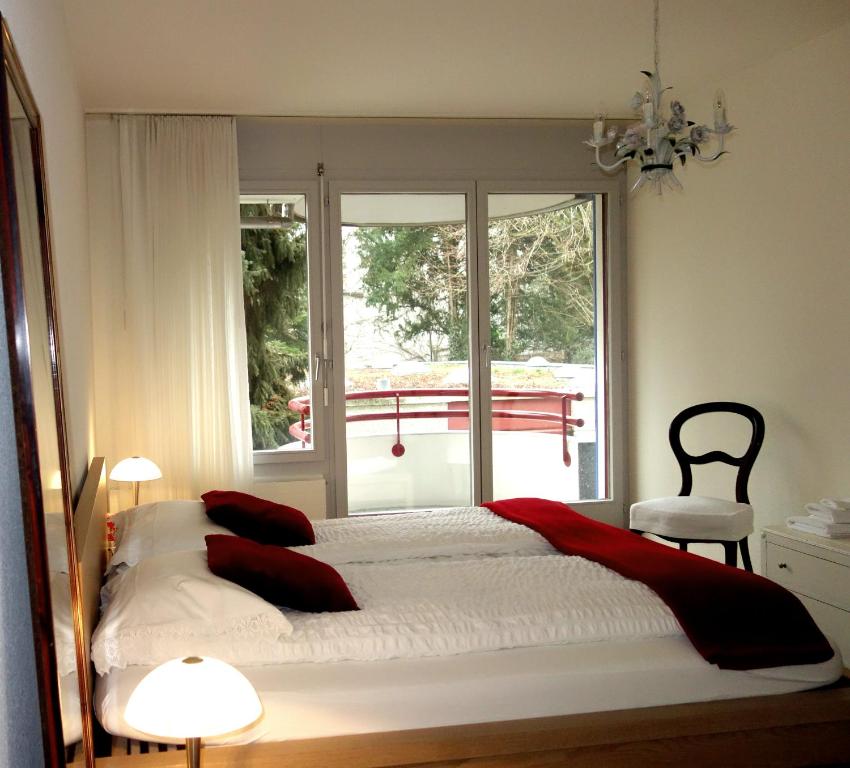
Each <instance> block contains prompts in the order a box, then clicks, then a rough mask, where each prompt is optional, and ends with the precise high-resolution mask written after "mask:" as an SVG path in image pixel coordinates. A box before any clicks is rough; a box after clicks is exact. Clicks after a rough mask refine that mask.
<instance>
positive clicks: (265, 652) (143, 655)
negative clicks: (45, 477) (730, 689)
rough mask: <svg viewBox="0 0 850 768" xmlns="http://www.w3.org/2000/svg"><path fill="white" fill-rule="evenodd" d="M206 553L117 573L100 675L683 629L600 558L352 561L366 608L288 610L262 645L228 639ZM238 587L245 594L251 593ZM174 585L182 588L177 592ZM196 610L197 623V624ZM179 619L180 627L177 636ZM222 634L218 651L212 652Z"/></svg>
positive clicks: (250, 611)
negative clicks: (187, 660)
mask: <svg viewBox="0 0 850 768" xmlns="http://www.w3.org/2000/svg"><path fill="white" fill-rule="evenodd" d="M203 558H204V555H203V554H202V553H200V552H197V553H195V552H193V553H185V554H180V555H175V554H171V555H166V556H161V557H158V558H152V559H150V560H148V561H145V562H143V563H141V564H140V565H139V566H135V567H133V568H131V569H129V570H128V571H126V572H125V573H124V574H123V576H122V577H120V579H118V580H116V581H114V582H113V585H112V587H111V588H112V589H113V590H118V592H117V593H116V594H114V595H113V597H112V599H110V601H109V603H108V604H107V606H106V610H105V612H104V616H103V618H102V620H101V624H100V627H99V628H98V632H97V633H96V636H95V638H94V647H93V651H94V654H93V655H94V660H95V663H96V667H97V670H98V672H99V673H101V674H104V673H106V672H108V671H109V670H110V669H112V668H115V667H119V668H123V667H126V666H131V665H154V664H159V663H162V662H163V661H166V660H168V659H170V658H174V657H176V656H179V655H182V654H197V653H198V651H197V648H198V647H203V648H205V649H206V650H205V652H206V653H208V654H210V655H216V656H217V657H218V658H221V659H222V660H223V661H227V662H229V663H231V664H243V665H244V664H248V665H252V666H256V665H265V664H281V663H287V662H327V661H341V660H358V661H372V660H380V659H393V658H417V657H426V656H447V655H453V654H461V653H473V652H479V651H491V650H497V649H503V648H517V647H528V646H541V645H551V644H562V643H586V642H593V641H601V640H612V639H614V640H616V639H623V640H626V639H630V640H633V639H636V638H650V637H663V636H670V635H679V634H681V629H680V627H679V625H678V622H677V621H676V619H675V618H674V617H673V615H672V613H671V612H670V610H669V609H668V608H667V606H666V605H665V604H664V603H663V602H662V601H661V599H660V598H659V597H658V596H657V595H656V594H655V593H654V592H652V590H650V589H649V588H648V587H646V586H644V585H643V584H641V583H639V582H635V581H630V580H628V579H625V578H623V577H622V576H620V575H619V574H617V573H615V572H614V571H611V570H609V569H607V568H605V567H604V566H601V565H599V564H597V563H593V562H591V561H589V560H585V559H583V558H580V557H567V556H564V555H561V554H555V555H529V556H510V555H508V556H502V557H488V556H483V557H478V558H461V559H437V560H433V559H432V560H426V559H418V560H406V561H394V562H390V563H376V564H349V565H342V566H339V568H338V570H339V572H340V574H341V575H342V576H343V578H344V579H345V581H346V583H347V584H348V586H349V588H350V589H351V591H352V593H353V595H354V597H355V599H356V600H357V603H358V605H360V607H361V610H359V611H346V612H340V613H302V612H299V611H291V610H283V612H282V613H283V615H282V616H281V619H283V620H284V621H283V624H282V625H281V626H280V627H279V628H278V630H276V631H275V632H274V637H271V636H269V635H268V632H266V633H264V637H262V638H256V640H255V641H254V642H251V641H250V640H249V638H246V637H245V636H244V632H242V633H241V635H240V634H238V633H237V632H236V630H238V629H239V626H241V625H240V624H239V623H238V622H236V623H233V627H234V637H233V638H232V639H228V630H227V629H226V624H227V622H226V617H224V616H221V617H220V620H217V617H218V616H219V614H220V611H221V598H220V597H219V596H218V592H216V591H213V592H211V591H210V590H209V589H208V588H206V585H207V583H208V582H209V581H210V580H211V579H215V578H216V577H213V576H212V574H209V573H208V571H207V573H203V572H202V571H203V567H204V566H205V563H204V562H203ZM166 559H167V560H168V561H169V563H170V567H172V568H175V567H176V568H180V564H181V563H185V566H184V567H185V570H182V569H181V570H180V572H179V574H174V575H172V576H167V575H166V574H165V565H166V563H164V562H162V561H164V560H166ZM196 581H197V582H198V585H197V586H196V585H195V582H196ZM226 583H227V582H226ZM122 584H123V585H124V586H123V587H122V586H121V585H122ZM130 586H132V591H133V594H132V599H129V597H128V599H126V600H124V599H121V598H122V594H121V590H123V589H126V588H129V587H130ZM230 586H231V587H232V589H230V590H227V591H228V592H233V593H234V594H233V599H232V600H231V603H233V600H235V599H236V598H237V597H238V595H237V594H236V593H237V592H244V590H241V589H240V588H238V587H235V585H230ZM164 589H165V590H167V589H173V590H174V594H173V596H172V597H169V595H167V594H165V593H164V592H163V590H164ZM249 596H250V597H251V598H253V601H250V602H249V603H247V604H244V606H243V603H242V602H240V603H233V606H234V607H233V608H232V610H231V613H233V615H234V617H236V616H242V615H245V616H253V615H254V614H255V613H256V611H257V609H256V606H255V605H254V604H253V603H254V602H256V601H259V602H260V603H262V602H263V601H260V600H259V598H257V597H256V596H253V595H250V593H249V594H247V595H245V596H244V597H245V598H247V597H249ZM240 599H242V598H240ZM205 600H209V601H210V606H209V608H208V609H207V610H206V613H205V606H204V605H202V604H200V603H201V602H203V601H205ZM187 601H189V602H191V603H192V604H191V605H189V604H188V603H187ZM196 602H198V603H199V604H195V603H196ZM228 604H230V603H228ZM265 605H267V606H268V607H269V608H270V609H271V606H269V605H268V604H267V603H266V604H265ZM176 608H177V614H178V615H176V616H175V615H172V614H174V613H175V609H176ZM190 617H194V623H195V624H197V628H195V629H190V628H187V626H186V622H187V620H188V619H189V618H190ZM169 622H173V626H174V629H175V631H174V632H173V633H171V634H168V633H167V628H168V626H169ZM242 623H243V624H244V621H243V622H242ZM266 625H268V626H267V627H266V628H267V629H268V627H270V626H271V625H270V624H269V623H268V621H266ZM266 625H264V626H266ZM193 626H194V625H193ZM151 627H156V639H157V642H152V637H151V634H150V633H151ZM172 635H173V636H172ZM212 643H214V644H215V649H216V652H215V653H212V652H211V651H210V650H209V648H210V647H212V646H211V644H212ZM249 646H250V647H249ZM246 654H248V655H246Z"/></svg>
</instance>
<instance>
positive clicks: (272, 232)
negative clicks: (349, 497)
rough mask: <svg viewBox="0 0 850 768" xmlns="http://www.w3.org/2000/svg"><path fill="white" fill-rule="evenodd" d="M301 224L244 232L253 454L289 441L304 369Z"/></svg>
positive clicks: (250, 208)
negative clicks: (294, 400) (291, 405)
mask: <svg viewBox="0 0 850 768" xmlns="http://www.w3.org/2000/svg"><path fill="white" fill-rule="evenodd" d="M241 211H242V215H243V216H269V215H272V214H274V215H280V212H281V210H280V205H242V206H241ZM306 245H307V244H306V232H305V228H304V226H303V225H295V226H293V227H291V228H290V229H243V230H242V283H243V290H244V296H245V330H246V335H247V340H248V393H249V398H250V401H251V427H252V431H253V436H254V449H255V450H261V449H270V448H277V447H279V446H281V445H284V444H286V443H288V442H291V441H292V437H291V436H290V434H289V431H288V430H289V425H290V424H291V423H293V422H294V421H296V419H297V418H298V417H297V416H296V414H294V413H292V412H291V411H290V410H289V408H288V403H289V400H290V399H291V398H293V397H295V396H296V395H297V394H298V389H297V387H298V385H299V384H301V383H303V381H304V379H305V377H306V374H307V370H308V359H307V355H308V351H307V350H308V316H307V308H308V302H307V299H308V297H307V247H306Z"/></svg>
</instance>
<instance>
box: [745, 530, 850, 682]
mask: <svg viewBox="0 0 850 768" xmlns="http://www.w3.org/2000/svg"><path fill="white" fill-rule="evenodd" d="M761 546H762V550H761V562H762V567H763V569H764V575H765V576H767V578H769V579H772V580H773V581H775V582H777V583H779V584H781V585H782V586H783V587H785V588H786V589H790V590H791V591H792V592H793V593H794V594H796V595H797V596H798V597H799V598H800V599H801V600H802V601H803V604H804V605H805V606H806V608H808V610H809V613H811V615H812V618H813V619H814V620H815V621H816V622H817V624H818V626H819V627H820V628H821V629H822V630H823V632H824V633H826V634H827V635H829V636H830V637H831V638H832V639H833V640H834V641H835V642H836V643H837V644H838V647H839V648H840V649H841V655H842V656H843V658H844V667H845V668H850V539H825V538H823V537H821V536H815V535H813V534H809V533H803V532H802V531H793V530H791V529H790V528H786V527H785V526H784V525H775V526H768V527H767V528H764V529H763V530H762V534H761Z"/></svg>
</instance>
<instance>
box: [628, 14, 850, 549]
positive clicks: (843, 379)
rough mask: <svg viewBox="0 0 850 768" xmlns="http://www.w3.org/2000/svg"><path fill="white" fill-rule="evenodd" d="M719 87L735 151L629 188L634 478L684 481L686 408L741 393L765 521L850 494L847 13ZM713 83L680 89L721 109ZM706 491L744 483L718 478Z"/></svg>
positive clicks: (654, 483) (636, 486)
mask: <svg viewBox="0 0 850 768" xmlns="http://www.w3.org/2000/svg"><path fill="white" fill-rule="evenodd" d="M667 72H668V73H674V72H675V63H673V62H671V63H670V65H669V66H668V67H667ZM707 85H711V86H715V85H718V86H722V87H723V88H724V90H725V92H726V97H727V100H728V104H729V118H730V121H731V122H732V123H733V124H735V125H736V126H737V127H738V130H737V133H736V134H735V135H734V136H733V137H732V138H731V139H730V141H729V143H728V148H729V150H730V154H729V155H728V156H727V157H725V158H722V160H721V161H720V162H718V163H717V164H715V165H714V166H703V167H690V166H689V167H688V168H687V169H685V172H684V173H681V174H679V175H680V178H681V179H682V181H683V184H684V186H685V191H684V192H683V193H681V194H669V193H665V195H664V196H663V197H662V198H658V197H656V196H654V195H652V194H651V193H647V192H646V191H644V192H642V193H641V194H640V195H639V196H637V197H635V198H634V199H633V200H632V201H631V209H630V216H629V221H630V224H629V257H628V258H629V318H630V323H629V325H630V331H629V341H630V387H631V408H630V410H631V425H630V427H631V428H630V434H631V436H632V437H631V466H632V477H631V492H632V496H633V498H634V499H641V498H649V497H652V496H658V495H668V494H675V493H677V492H678V488H679V472H678V469H677V467H676V464H675V462H674V460H673V456H672V454H671V452H670V449H669V447H668V443H667V428H668V426H669V423H670V419H671V418H672V417H673V415H674V414H675V413H676V412H678V411H679V410H680V409H682V408H683V407H685V406H687V405H690V404H692V403H696V402H701V401H705V400H714V399H730V400H740V401H742V402H746V403H750V404H752V405H754V406H755V407H757V408H758V409H760V410H761V412H762V413H763V414H764V417H765V420H766V422H767V436H766V441H765V446H764V449H763V451H762V454H761V456H760V457H759V459H758V461H757V463H756V467H755V470H754V474H753V477H752V480H751V484H750V489H751V493H750V496H751V498H752V501H753V503H754V507H755V512H756V528H757V530H758V528H759V527H760V526H763V525H767V524H777V523H781V522H782V521H783V520H784V519H785V517H787V516H788V515H790V514H800V510H801V507H802V505H803V504H804V503H805V502H807V501H811V500H815V499H819V498H821V497H822V496H826V495H839V494H840V495H850V431H849V430H850V349H848V342H850V290H848V289H850V193H848V189H850V183H848V178H850V144H848V138H847V137H848V126H850V26H848V25H844V26H842V27H840V28H837V29H835V30H833V31H832V32H830V33H828V34H826V35H823V36H822V37H819V38H817V39H814V40H811V41H810V42H808V43H806V44H803V45H800V46H798V47H796V48H793V49H790V50H787V51H785V52H783V53H781V54H779V55H777V56H775V57H773V58H771V59H769V60H767V61H764V62H762V63H760V64H759V65H757V66H754V67H751V68H748V69H746V70H743V71H741V72H738V73H737V74H736V75H734V76H732V77H729V78H727V79H726V80H725V81H724V82H720V83H716V84H715V83H709V84H707ZM712 92H713V87H712V90H711V91H708V90H707V91H706V92H705V93H703V94H679V93H676V92H674V93H675V95H676V96H677V97H679V98H681V99H682V101H683V102H684V103H685V105H686V106H687V107H692V108H693V113H694V114H695V115H696V116H697V118H699V116H700V115H703V114H704V115H706V118H710V109H711V107H710V98H711V94H712ZM677 174H678V172H677ZM712 432H714V430H712ZM712 432H709V431H708V430H702V429H697V430H695V431H694V432H693V433H692V434H691V435H690V436H689V439H690V440H691V441H692V442H691V445H692V446H693V447H694V448H695V447H696V446H697V443H699V442H700V441H701V440H702V441H703V442H702V444H703V445H705V442H704V440H706V439H708V438H709V437H710V436H711V434H712ZM740 438H741V435H740V434H738V435H737V436H736V439H738V441H740ZM698 490H699V489H698ZM702 491H703V492H706V493H708V494H710V495H726V496H727V497H728V494H729V493H731V492H732V489H731V488H730V487H728V486H724V485H722V484H721V483H720V481H719V479H718V478H717V477H716V476H712V477H708V478H706V482H705V484H704V485H703V487H702ZM751 549H752V550H753V554H754V555H755V559H757V558H758V556H759V546H758V538H757V537H753V539H751ZM718 557H719V553H718ZM756 565H757V564H756Z"/></svg>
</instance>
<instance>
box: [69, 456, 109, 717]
mask: <svg viewBox="0 0 850 768" xmlns="http://www.w3.org/2000/svg"><path fill="white" fill-rule="evenodd" d="M108 499H109V496H108V494H107V487H106V459H104V458H103V456H96V457H95V458H94V459H92V462H91V464H90V465H89V471H88V474H87V475H86V480H85V483H84V484H83V490H82V492H81V493H80V499H79V501H78V502H77V507H76V509H75V510H74V539H75V544H76V548H77V569H78V573H79V595H80V603H81V608H82V611H81V613H82V627H81V630H82V631H81V633H80V634H81V635H82V643H83V649H84V654H85V656H84V658H86V659H88V658H90V649H91V636H92V633H93V632H94V628H95V626H96V625H97V620H98V611H99V608H100V586H101V583H102V581H103V570H104V566H105V564H106V513H107V509H108ZM88 672H89V674H87V675H85V677H84V678H82V677H81V680H80V683H81V690H80V696H81V698H82V700H83V704H84V707H86V708H87V711H88V712H89V713H90V712H91V711H92V709H91V704H92V689H93V680H94V673H93V672H92V671H91V666H90V665H89V666H88Z"/></svg>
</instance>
